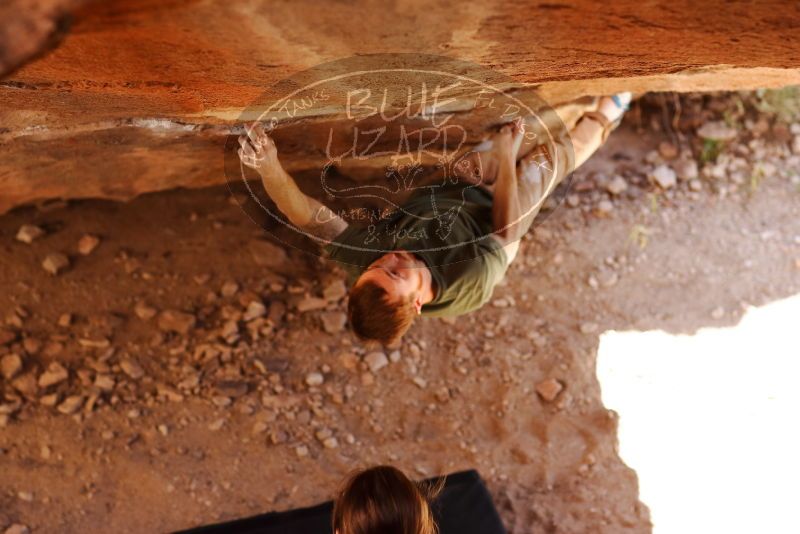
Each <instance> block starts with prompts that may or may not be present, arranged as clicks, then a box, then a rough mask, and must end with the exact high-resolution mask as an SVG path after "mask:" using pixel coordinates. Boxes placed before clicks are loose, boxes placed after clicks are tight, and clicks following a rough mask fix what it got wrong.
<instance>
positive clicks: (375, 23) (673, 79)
mask: <svg viewBox="0 0 800 534" xmlns="http://www.w3.org/2000/svg"><path fill="white" fill-rule="evenodd" d="M78 4H80V2H67V1H64V2H57V1H55V0H53V1H52V2H50V3H47V2H42V3H38V5H39V6H40V9H39V10H38V11H33V10H32V8H16V9H12V10H9V9H6V11H9V13H5V12H0V15H2V16H0V20H1V21H2V22H0V25H2V29H0V50H2V54H0V72H3V71H5V72H9V71H10V70H11V69H13V68H15V67H16V66H17V65H18V63H20V62H21V61H24V60H25V59H26V58H31V57H33V56H35V54H36V51H39V52H41V51H42V50H47V49H48V46H49V45H50V44H51V43H52V40H53V37H52V36H53V35H55V34H57V32H56V29H59V28H61V27H62V26H63V25H62V26H60V25H59V24H58V21H60V20H63V17H64V16H65V15H64V13H65V11H66V10H67V9H69V8H73V9H74V7H75V6H76V5H78ZM41 6H49V7H48V9H44V8H41ZM72 18H73V24H72V27H71V30H70V33H69V34H68V35H67V36H66V38H65V39H64V40H63V42H62V43H61V45H60V46H59V47H58V48H56V49H55V50H53V51H51V52H49V53H47V54H46V55H45V56H43V57H41V58H40V59H37V60H35V61H32V62H30V63H28V64H27V65H25V66H24V67H22V68H20V69H18V70H16V71H13V72H11V74H10V75H7V76H6V78H5V79H4V80H3V81H0V191H2V193H1V194H0V212H3V211H5V210H7V209H9V208H11V207H13V206H15V205H18V204H21V203H25V202H29V201H32V200H36V199H43V198H52V197H65V198H80V197H108V198H116V199H126V198H131V197H133V196H135V195H137V194H140V193H143V192H147V191H155V190H161V189H167V188H173V187H179V186H184V187H199V186H205V185H210V184H214V183H220V182H222V181H224V168H223V167H224V156H223V149H224V146H225V142H226V137H227V136H228V135H229V134H230V133H231V132H232V131H235V128H236V127H237V126H239V125H240V123H241V122H242V120H243V118H244V117H243V116H242V112H243V111H244V110H246V109H247V108H248V107H249V106H251V105H252V104H253V103H254V102H255V101H257V100H258V98H259V97H260V96H261V95H262V94H263V93H264V91H265V90H266V89H267V88H269V87H271V86H273V84H276V83H277V82H279V81H280V80H283V79H286V78H288V77H290V76H293V75H295V74H296V73H298V72H301V71H303V70H304V69H309V68H311V67H314V66H316V65H319V64H320V63H324V62H326V61H330V60H333V59H337V58H343V57H349V56H354V55H363V54H380V53H384V54H385V53H397V52H403V53H410V54H420V55H423V54H431V55H442V56H447V57H450V58H458V59H462V60H465V61H469V62H472V63H475V64H479V65H483V66H485V67H488V68H489V69H491V70H492V71H495V72H497V73H499V74H501V75H502V76H503V77H504V79H506V80H507V82H506V86H507V87H512V88H513V87H516V90H517V91H522V92H525V91H527V92H535V94H536V95H537V96H538V97H541V98H543V99H544V100H546V101H547V102H548V103H550V104H558V103H562V102H566V101H569V100H571V99H574V98H576V97H578V96H582V95H587V94H602V93H610V92H616V91H620V90H632V91H634V92H644V91H659V90H685V91H690V90H691V91H695V90H718V89H747V88H756V87H770V86H771V87H776V86H782V85H789V84H797V83H800V44H798V41H797V40H796V39H793V36H794V35H797V34H798V33H800V5H798V4H797V3H796V2H792V1H788V0H785V1H765V2H758V3H748V4H731V3H729V2H724V1H722V0H712V1H709V2H703V3H697V2H689V1H688V0H684V1H678V2H641V1H631V0H624V1H620V2H614V3H612V4H606V5H603V4H599V3H596V2H591V1H589V0H574V1H568V2H556V3H542V2H526V1H522V2H501V1H491V0H490V1H486V2H482V3H480V4H479V5H467V4H455V5H454V4H453V3H452V2H445V1H433V2H430V1H425V2H422V1H412V2H403V3H389V2H387V3H386V4H385V5H376V4H374V3H367V2H355V3H347V4H329V3H320V2H316V1H311V0H306V1H293V2H286V3H275V2H268V1H265V0H229V1H223V0H208V1H203V2H200V1H186V2H178V1H171V2H164V1H156V0H119V1H116V2H107V3H104V2H95V3H89V4H87V5H85V6H83V7H81V8H79V9H77V11H74V12H73V13H72ZM25 21H28V22H25ZM31 21H33V22H31ZM48 21H49V22H48ZM19 28H34V29H35V31H29V32H28V33H23V34H20V30H19ZM19 35H23V38H19ZM429 64H430V63H429V60H428V59H425V57H422V56H420V57H419V62H418V65H417V67H419V68H424V67H425V66H426V65H429ZM387 76H389V75H388V74H387ZM508 80H510V81H508ZM329 112H330V109H324V108H323V107H315V108H314V109H312V110H310V112H309V113H308V114H306V115H303V116H301V117H298V118H297V120H295V121H292V123H291V124H289V123H287V124H286V125H285V127H286V128H285V129H284V124H283V123H281V126H280V128H279V129H278V131H279V132H280V133H279V134H278V133H276V135H279V136H280V137H282V142H280V143H278V146H279V149H280V150H281V153H282V154H284V156H285V158H286V162H285V164H286V165H287V166H289V167H291V168H295V169H302V168H311V167H314V166H315V165H318V164H319V158H317V157H315V150H314V149H313V147H311V146H310V145H311V143H310V141H309V139H313V138H314V135H315V132H317V133H319V131H321V130H315V129H314V128H315V126H314V125H315V124H318V123H319V122H320V121H321V120H326V119H328V118H330V117H328V116H327V114H328V113H329ZM460 113H461V115H460V119H461V120H464V121H467V122H470V121H472V126H471V128H472V129H473V130H479V129H480V128H481V127H485V126H486V125H488V124H491V122H492V121H491V120H489V119H487V118H486V117H476V118H472V117H471V116H470V113H469V109H463V108H462V109H460ZM328 126H329V125H328ZM337 127H340V128H352V124H348V123H346V122H342V123H341V124H340V125H339V126H337ZM472 140H473V141H475V139H472Z"/></svg>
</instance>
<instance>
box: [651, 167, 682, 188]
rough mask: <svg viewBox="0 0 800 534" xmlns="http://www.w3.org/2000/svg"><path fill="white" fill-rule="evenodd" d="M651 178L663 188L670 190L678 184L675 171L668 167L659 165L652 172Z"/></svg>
mask: <svg viewBox="0 0 800 534" xmlns="http://www.w3.org/2000/svg"><path fill="white" fill-rule="evenodd" d="M650 178H651V179H652V180H653V181H654V182H655V183H656V184H657V185H658V186H659V187H660V188H661V189H669V188H671V187H675V185H676V184H677V183H678V180H677V176H676V174H675V171H673V170H672V169H670V168H669V167H668V166H666V165H659V166H658V167H656V168H655V169H653V170H652V171H651V172H650Z"/></svg>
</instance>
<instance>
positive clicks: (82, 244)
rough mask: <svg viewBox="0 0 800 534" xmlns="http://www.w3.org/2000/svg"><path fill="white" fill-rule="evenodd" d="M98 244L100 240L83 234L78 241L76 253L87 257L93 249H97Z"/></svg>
mask: <svg viewBox="0 0 800 534" xmlns="http://www.w3.org/2000/svg"><path fill="white" fill-rule="evenodd" d="M99 244H100V238H99V237H97V236H94V235H91V234H84V235H83V237H81V238H80V239H79V240H78V252H79V253H80V254H81V255H82V256H88V255H89V254H91V253H92V252H93V251H94V249H96V248H97V245H99Z"/></svg>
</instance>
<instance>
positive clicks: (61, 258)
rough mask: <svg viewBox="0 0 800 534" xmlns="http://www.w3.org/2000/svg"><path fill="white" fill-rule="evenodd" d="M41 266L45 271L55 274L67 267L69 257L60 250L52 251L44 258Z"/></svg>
mask: <svg viewBox="0 0 800 534" xmlns="http://www.w3.org/2000/svg"><path fill="white" fill-rule="evenodd" d="M42 267H43V268H44V270H45V271H47V272H48V273H50V274H52V275H54V276H55V275H57V274H58V273H60V272H62V271H63V270H65V269H66V268H67V267H69V258H68V257H67V256H65V255H64V254H61V253H60V252H53V253H51V254H48V255H47V256H46V257H45V258H44V261H42Z"/></svg>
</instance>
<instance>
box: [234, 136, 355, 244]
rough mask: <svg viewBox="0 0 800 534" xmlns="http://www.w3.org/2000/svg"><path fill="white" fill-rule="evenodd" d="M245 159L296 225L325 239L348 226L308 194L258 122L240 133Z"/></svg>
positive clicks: (242, 157) (240, 155)
mask: <svg viewBox="0 0 800 534" xmlns="http://www.w3.org/2000/svg"><path fill="white" fill-rule="evenodd" d="M239 144H240V145H241V147H240V148H239V157H240V158H241V160H242V163H243V164H244V165H246V166H248V167H250V168H252V169H255V170H256V172H258V174H259V175H260V176H261V182H262V183H263V184H264V189H266V190H267V194H268V195H269V196H270V198H272V200H273V201H274V202H275V204H276V205H277V206H278V209H279V210H281V212H282V213H283V214H284V215H286V218H287V219H289V222H291V223H292V224H293V225H295V226H297V227H298V228H300V229H302V230H305V231H306V232H308V233H310V234H311V235H313V236H315V237H317V238H319V239H322V240H324V241H331V240H333V239H334V238H335V237H336V236H338V235H339V234H340V233H342V232H343V231H344V230H345V229H346V228H347V222H345V220H344V219H342V218H341V217H339V216H338V215H336V214H335V213H334V212H333V211H332V210H331V209H330V208H328V207H327V206H325V205H324V204H322V203H321V202H319V201H317V200H316V199H314V198H311V197H310V196H308V195H306V194H305V193H303V192H302V191H300V189H299V188H298V187H297V184H296V183H295V181H294V179H293V178H292V177H291V176H290V175H289V173H287V172H286V171H285V170H284V169H283V167H282V166H281V163H280V161H278V150H277V149H276V147H275V142H274V141H273V140H272V139H271V138H270V137H269V136H268V135H267V134H266V132H265V131H264V128H263V127H262V126H261V125H260V124H258V123H256V124H254V125H253V126H252V127H250V128H248V129H247V135H243V136H240V137H239Z"/></svg>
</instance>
